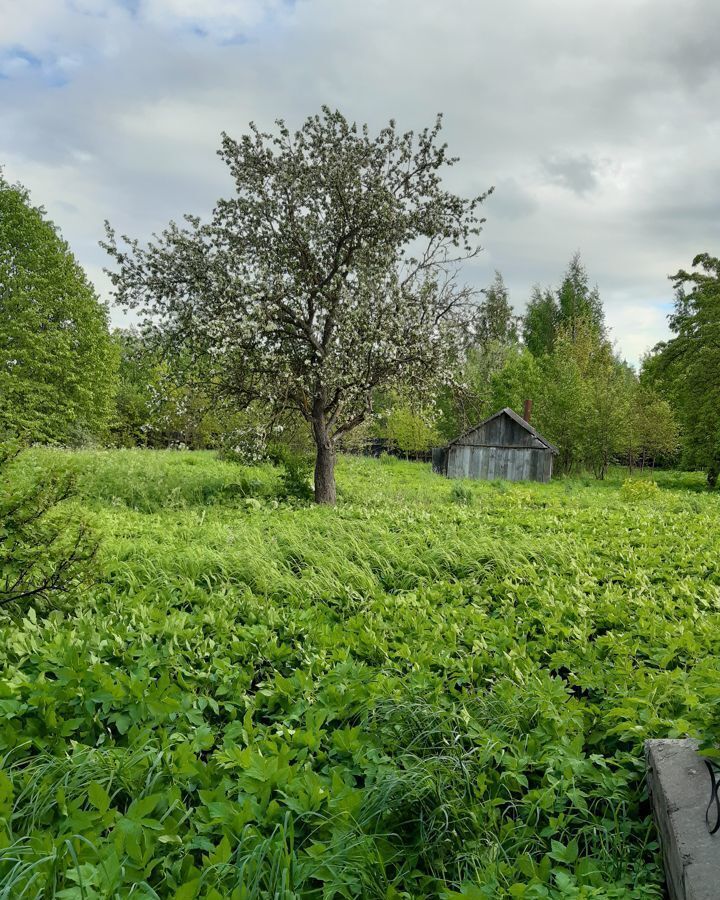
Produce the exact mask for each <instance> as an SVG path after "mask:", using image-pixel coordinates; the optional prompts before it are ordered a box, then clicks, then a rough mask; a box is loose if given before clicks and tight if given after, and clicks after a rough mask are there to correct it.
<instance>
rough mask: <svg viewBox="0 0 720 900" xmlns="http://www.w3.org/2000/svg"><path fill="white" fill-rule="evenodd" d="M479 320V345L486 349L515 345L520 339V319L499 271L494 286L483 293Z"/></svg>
mask: <svg viewBox="0 0 720 900" xmlns="http://www.w3.org/2000/svg"><path fill="white" fill-rule="evenodd" d="M482 294H483V300H482V303H481V304H480V315H479V319H478V343H479V344H480V346H481V347H483V348H485V347H487V346H488V345H489V344H491V343H498V344H515V343H517V339H518V332H517V326H518V319H517V316H516V315H515V314H514V313H513V308H512V306H511V304H510V295H509V294H508V289H507V287H506V286H505V282H504V281H503V277H502V275H501V274H500V272H498V271H497V270H496V271H495V277H494V279H493V281H492V284H491V285H490V286H489V287H486V288H484V289H483V291H482Z"/></svg>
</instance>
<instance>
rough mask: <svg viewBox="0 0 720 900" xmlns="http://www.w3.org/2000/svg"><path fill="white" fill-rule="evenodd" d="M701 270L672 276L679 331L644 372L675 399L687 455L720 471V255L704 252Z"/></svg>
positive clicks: (714, 474)
mask: <svg viewBox="0 0 720 900" xmlns="http://www.w3.org/2000/svg"><path fill="white" fill-rule="evenodd" d="M693 269H695V271H692V272H687V271H685V270H684V269H681V270H680V271H679V272H677V274H675V275H673V276H671V280H672V282H673V286H674V288H675V311H674V313H673V315H672V316H670V328H671V330H672V331H673V332H674V334H675V337H673V338H672V339H671V340H669V341H667V342H664V343H661V344H658V345H657V347H655V349H654V351H653V354H652V356H651V357H650V358H649V359H648V360H646V361H645V365H644V375H645V377H646V379H647V380H648V381H649V382H650V383H651V384H653V385H655V386H657V387H658V388H659V389H660V390H661V391H662V392H663V394H664V395H665V397H666V399H668V400H669V401H670V403H671V404H672V406H673V408H674V410H675V412H676V415H677V418H678V421H679V424H680V427H681V431H682V443H683V461H684V464H685V465H689V466H697V467H699V468H704V469H705V470H706V471H707V479H708V485H709V486H710V487H715V485H716V484H717V480H718V476H719V475H720V259H718V258H717V257H713V256H710V255H709V254H708V253H701V254H699V255H698V256H696V257H695V259H694V260H693Z"/></svg>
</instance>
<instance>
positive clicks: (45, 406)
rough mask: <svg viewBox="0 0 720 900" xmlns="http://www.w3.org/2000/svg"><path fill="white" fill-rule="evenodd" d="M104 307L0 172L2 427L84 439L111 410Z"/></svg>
mask: <svg viewBox="0 0 720 900" xmlns="http://www.w3.org/2000/svg"><path fill="white" fill-rule="evenodd" d="M115 368H116V354H115V351H114V348H113V345H112V344H111V342H110V337H109V334H108V326H107V311H106V310H105V308H104V307H103V306H102V305H101V304H100V303H99V301H98V299H97V297H96V296H95V292H94V291H93V289H92V287H91V286H90V284H89V283H88V281H87V279H86V277H85V274H84V273H83V271H82V269H81V268H80V266H79V265H78V264H77V262H76V261H75V258H74V257H73V255H72V253H71V252H70V250H69V248H68V246H67V244H66V243H65V242H64V241H63V240H62V238H61V237H60V235H59V233H58V231H57V229H56V228H55V226H54V225H53V224H52V223H51V222H49V221H48V220H47V219H46V218H45V214H44V211H43V210H42V209H41V208H38V207H34V206H32V205H31V203H30V199H29V196H28V193H27V191H26V190H25V189H24V188H22V187H20V186H18V185H11V184H8V182H7V181H5V180H4V179H3V177H2V173H1V172H0V429H5V430H10V431H12V432H14V433H22V434H23V435H25V436H26V437H27V438H29V439H32V440H41V441H62V442H82V441H83V440H85V439H87V438H91V437H93V436H97V435H99V434H100V435H101V434H103V433H104V431H105V429H106V428H107V426H108V424H109V421H110V417H111V415H112V406H113V399H114V391H115Z"/></svg>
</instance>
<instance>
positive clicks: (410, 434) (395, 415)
mask: <svg viewBox="0 0 720 900" xmlns="http://www.w3.org/2000/svg"><path fill="white" fill-rule="evenodd" d="M435 416H436V413H435V410H433V409H432V408H430V407H427V406H417V405H415V406H413V405H412V404H410V403H408V402H407V401H405V402H403V401H400V402H398V403H397V405H395V406H393V408H392V409H391V410H390V411H389V413H388V416H387V423H386V425H385V435H386V437H387V439H388V441H389V442H390V444H391V445H392V446H393V447H394V448H396V449H397V450H399V451H400V452H401V453H404V454H405V456H406V457H410V456H418V455H419V454H421V453H426V452H427V451H428V450H430V448H431V447H433V446H436V445H437V444H438V443H439V442H440V436H439V434H438V430H437V428H436V426H435Z"/></svg>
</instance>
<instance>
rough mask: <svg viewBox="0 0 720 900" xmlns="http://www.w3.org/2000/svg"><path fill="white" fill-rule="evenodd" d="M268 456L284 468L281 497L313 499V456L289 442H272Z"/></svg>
mask: <svg viewBox="0 0 720 900" xmlns="http://www.w3.org/2000/svg"><path fill="white" fill-rule="evenodd" d="M268 457H269V459H270V461H271V462H273V463H275V465H276V466H280V467H281V468H282V474H281V475H280V491H279V496H280V497H294V498H295V499H297V500H312V498H313V488H312V484H311V479H312V475H313V470H314V460H313V458H312V456H310V455H309V454H307V453H303V452H302V451H299V450H295V449H293V448H292V447H288V446H287V444H272V445H271V446H270V447H269V448H268Z"/></svg>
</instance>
